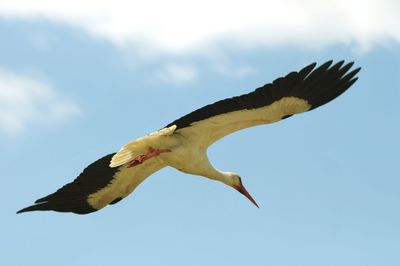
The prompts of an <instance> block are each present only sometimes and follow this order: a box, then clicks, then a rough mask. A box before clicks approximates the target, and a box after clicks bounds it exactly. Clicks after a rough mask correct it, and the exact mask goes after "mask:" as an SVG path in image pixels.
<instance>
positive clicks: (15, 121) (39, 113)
mask: <svg viewBox="0 0 400 266" xmlns="http://www.w3.org/2000/svg"><path fill="white" fill-rule="evenodd" d="M79 114H80V111H79V108H78V106H77V105H76V104H74V103H72V102H71V101H68V100H65V99H63V97H61V96H59V95H57V93H56V92H55V91H54V90H53V89H52V88H51V87H49V86H48V85H46V84H44V83H43V82H40V81H38V80H35V79H33V78H31V77H27V76H22V75H17V74H14V73H10V72H7V71H5V70H1V69H0V131H3V132H5V133H7V134H9V135H15V134H18V133H21V132H22V131H24V130H25V129H26V128H27V127H29V126H30V125H33V124H41V123H58V122H60V121H64V120H66V119H68V118H70V117H71V116H75V115H79Z"/></svg>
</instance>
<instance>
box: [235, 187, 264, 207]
mask: <svg viewBox="0 0 400 266" xmlns="http://www.w3.org/2000/svg"><path fill="white" fill-rule="evenodd" d="M234 188H235V189H236V190H237V191H239V192H240V193H242V194H243V195H244V196H246V198H248V199H249V200H250V201H251V202H252V203H253V204H254V205H256V207H257V208H260V207H259V206H258V204H257V202H256V201H255V200H254V199H253V197H252V196H251V195H250V193H249V192H247V189H246V188H245V187H244V186H243V184H240V185H238V186H234Z"/></svg>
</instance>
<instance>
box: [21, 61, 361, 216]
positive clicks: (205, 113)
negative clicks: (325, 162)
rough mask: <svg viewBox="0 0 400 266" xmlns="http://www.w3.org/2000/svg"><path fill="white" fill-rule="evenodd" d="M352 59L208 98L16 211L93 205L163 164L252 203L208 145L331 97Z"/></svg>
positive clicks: (351, 73)
mask: <svg viewBox="0 0 400 266" xmlns="http://www.w3.org/2000/svg"><path fill="white" fill-rule="evenodd" d="M353 65H354V62H350V63H346V64H345V62H344V60H342V61H339V62H337V63H335V64H333V60H330V61H327V62H325V63H323V64H321V65H320V66H318V67H317V63H312V64H309V65H308V66H306V67H304V68H302V69H301V70H300V71H297V72H296V71H293V72H290V73H289V74H288V75H286V76H284V77H280V78H277V79H275V80H274V81H273V82H271V83H268V84H265V85H264V86H262V87H259V88H257V89H256V90H254V91H252V92H250V93H247V94H243V95H240V96H236V97H232V98H227V99H224V100H220V101H217V102H215V103H212V104H209V105H206V106H204V107H202V108H200V109H197V110H195V111H193V112H191V113H189V114H187V115H185V116H183V117H181V118H179V119H176V120H175V121H173V122H172V123H169V124H168V125H166V126H165V127H163V128H161V129H160V130H157V131H155V132H153V133H150V134H148V135H146V136H144V137H141V138H138V139H135V140H133V141H131V142H129V143H128V144H126V145H124V146H122V148H121V149H120V150H119V151H118V152H116V153H111V154H108V155H106V156H104V157H102V158H101V159H99V160H97V161H95V162H93V163H92V164H90V165H89V166H87V167H86V168H85V169H84V170H83V171H82V173H81V174H80V175H79V176H78V177H77V178H76V179H75V180H74V181H73V182H71V183H68V184H66V185H64V186H63V187H61V188H60V189H58V190H57V191H56V192H54V193H52V194H50V195H48V196H45V197H43V198H40V199H38V200H36V201H35V203H34V204H33V205H31V206H29V207H26V208H23V209H21V210H19V211H18V212H17V213H23V212H29V211H49V210H52V211H57V212H72V213H76V214H88V213H92V212H95V211H98V210H100V209H102V208H104V207H106V206H107V205H112V204H115V203H117V202H119V201H120V200H122V199H124V198H125V197H127V196H128V195H129V194H131V193H132V192H133V191H134V190H135V189H136V188H137V187H138V186H139V184H140V183H141V182H143V181H144V180H145V179H146V178H147V177H149V176H150V175H152V174H153V173H155V172H157V171H159V170H161V169H162V168H164V167H167V166H170V167H173V168H176V169H177V170H179V171H181V172H183V173H187V174H192V175H198V176H203V177H206V178H208V179H211V180H215V181H219V182H222V183H223V184H225V185H227V186H229V187H232V188H234V189H235V190H237V191H238V192H240V193H241V194H243V195H244V196H245V197H246V198H248V199H249V200H250V201H251V202H252V203H253V204H254V205H255V206H257V207H258V204H257V202H256V201H255V200H254V198H253V197H252V196H251V195H250V193H249V192H248V191H247V189H246V188H245V187H244V185H243V182H242V179H241V177H240V175H239V174H237V173H234V172H225V171H221V170H219V169H217V168H215V167H214V166H213V165H212V164H211V162H210V161H209V159H208V157H207V149H208V147H210V145H212V144H213V143H215V142H216V141H218V140H219V139H221V138H223V137H224V136H226V135H228V134H231V133H233V132H235V131H238V130H241V129H245V128H248V127H252V126H257V125H262V124H270V123H274V122H278V121H280V120H283V119H287V118H289V117H291V116H293V115H296V114H300V113H303V112H307V111H310V110H313V109H316V108H318V107H320V106H322V105H324V104H326V103H328V102H330V101H331V100H333V99H335V98H336V97H338V96H339V95H341V94H342V93H343V92H345V91H346V90H347V89H348V88H350V87H351V86H352V85H353V84H354V83H355V82H356V81H357V79H358V77H357V76H356V75H357V73H358V72H359V71H360V69H361V67H358V68H355V69H353Z"/></svg>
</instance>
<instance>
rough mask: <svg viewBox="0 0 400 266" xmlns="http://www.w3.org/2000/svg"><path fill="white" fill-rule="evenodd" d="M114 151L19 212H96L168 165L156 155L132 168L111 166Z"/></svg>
mask: <svg viewBox="0 0 400 266" xmlns="http://www.w3.org/2000/svg"><path fill="white" fill-rule="evenodd" d="M114 154H115V153H113V154H109V155H107V156H104V157H103V158H101V159H99V160H98V161H96V162H94V163H92V164H91V165H89V166H88V167H87V168H86V169H85V170H83V172H82V173H81V174H80V175H79V176H78V177H77V178H76V179H75V180H74V181H73V182H71V183H69V184H67V185H65V186H63V187H62V188H60V189H59V190H57V191H56V192H54V193H53V194H50V195H48V196H46V197H43V198H41V199H38V200H37V201H35V204H34V205H32V206H29V207H26V208H24V209H22V210H20V211H18V212H17V213H21V212H27V211H48V210H52V211H58V212H74V213H78V214H86V213H90V212H94V211H97V210H99V209H101V208H103V207H105V206H107V205H108V204H115V203H117V202H118V201H120V200H121V199H123V198H124V197H126V196H127V195H129V194H130V193H131V192H132V191H133V190H134V189H135V188H136V187H137V186H138V185H139V184H140V183H141V182H142V181H143V180H144V179H146V177H148V176H150V175H151V174H153V173H154V172H156V171H158V170H160V169H161V168H163V167H165V164H163V163H161V162H160V161H159V160H158V159H157V158H154V159H152V160H148V161H145V162H143V163H142V164H140V165H137V166H135V167H131V168H128V167H127V165H123V166H120V167H116V168H111V167H109V164H110V160H111V158H112V157H113V155H114Z"/></svg>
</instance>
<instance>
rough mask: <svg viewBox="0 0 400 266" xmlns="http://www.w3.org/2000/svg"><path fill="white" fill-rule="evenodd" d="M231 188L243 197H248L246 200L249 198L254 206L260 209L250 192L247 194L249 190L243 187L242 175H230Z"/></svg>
mask: <svg viewBox="0 0 400 266" xmlns="http://www.w3.org/2000/svg"><path fill="white" fill-rule="evenodd" d="M229 176H230V178H229V184H228V185H229V186H231V187H233V188H234V189H236V190H237V191H239V192H240V193H241V194H242V195H244V196H246V198H248V199H249V200H250V201H251V202H252V203H253V204H254V205H256V206H257V208H260V207H258V204H257V202H256V201H255V200H254V199H253V197H252V196H251V195H250V193H249V192H247V189H246V188H245V187H244V186H243V183H242V179H241V177H240V175H238V174H236V173H232V172H230V173H229Z"/></svg>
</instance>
